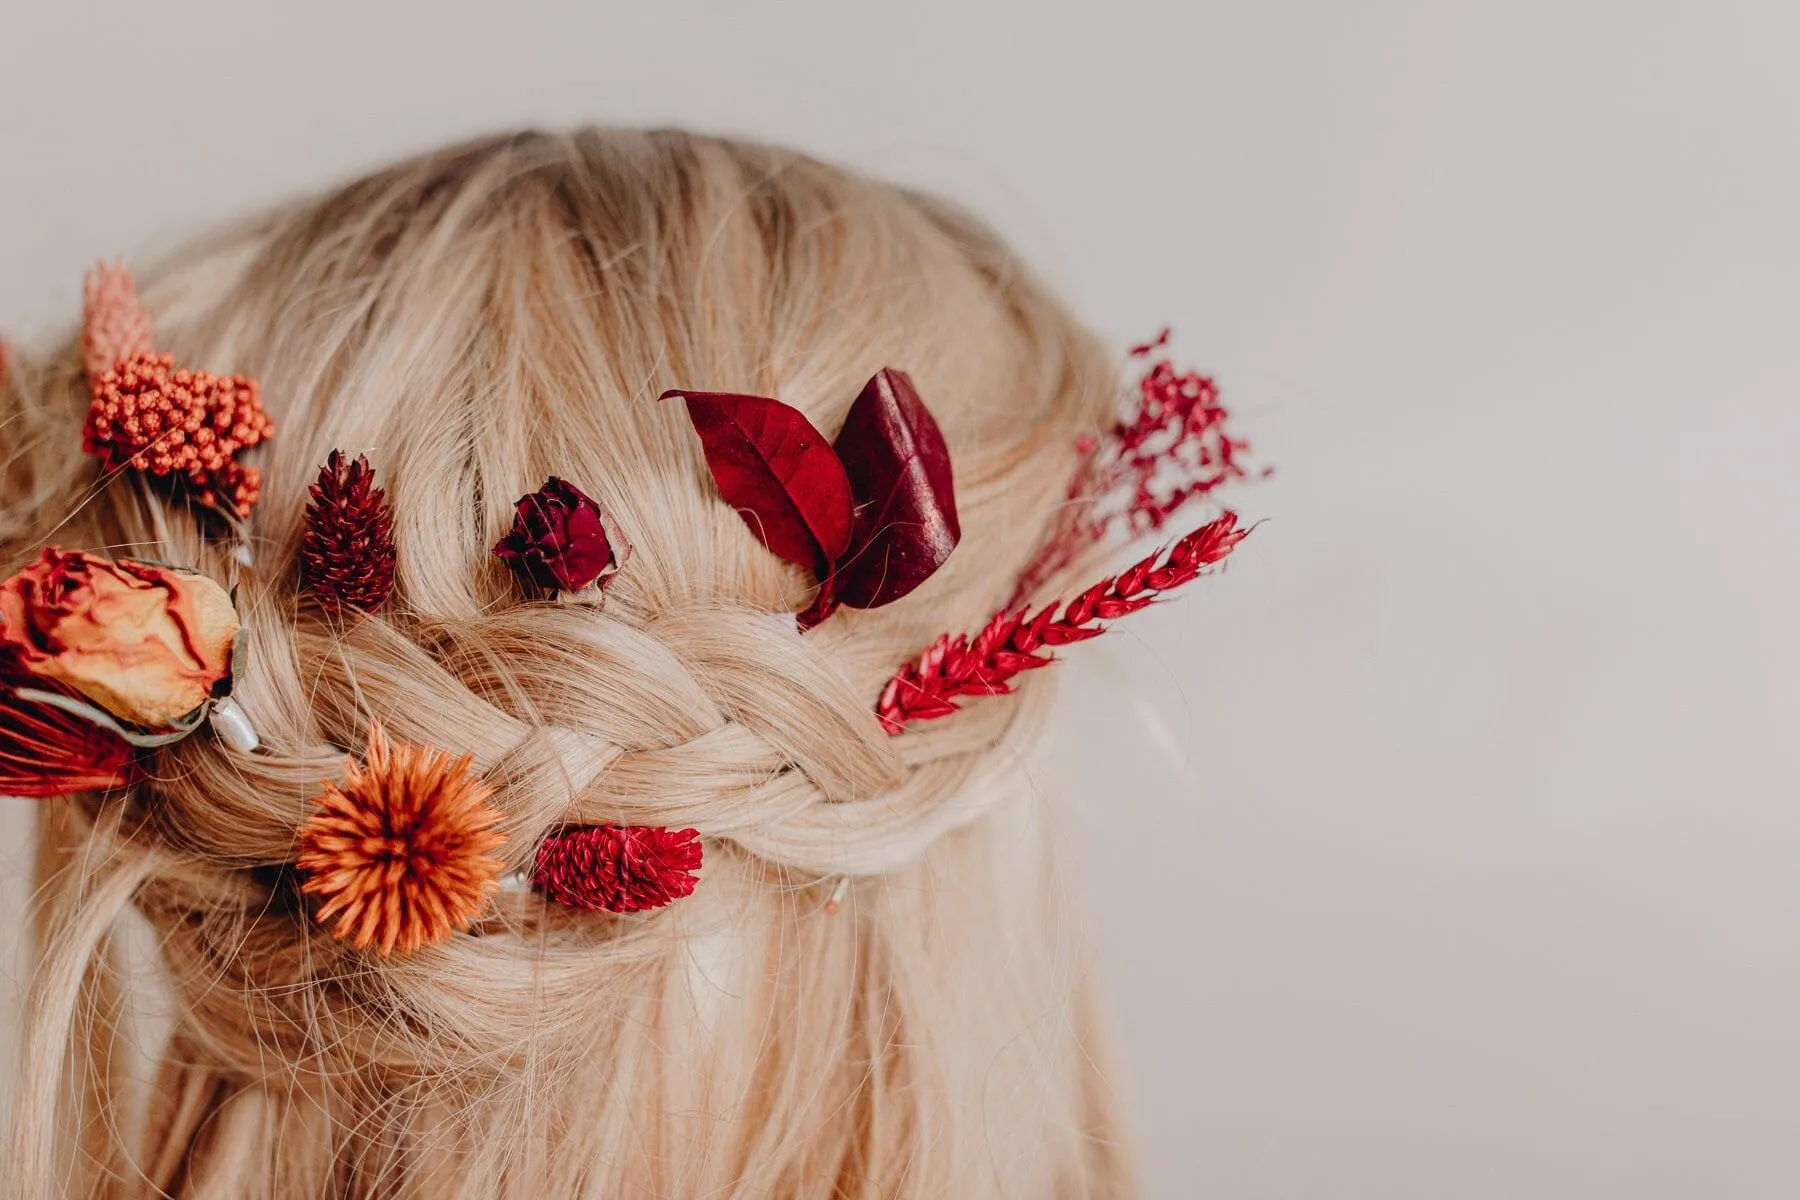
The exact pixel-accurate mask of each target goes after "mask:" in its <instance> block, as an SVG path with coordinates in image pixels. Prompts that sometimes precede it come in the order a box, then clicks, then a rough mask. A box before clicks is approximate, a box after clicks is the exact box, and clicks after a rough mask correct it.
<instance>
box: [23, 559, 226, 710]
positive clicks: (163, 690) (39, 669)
mask: <svg viewBox="0 0 1800 1200" xmlns="http://www.w3.org/2000/svg"><path fill="white" fill-rule="evenodd" d="M239 628H240V626H239V622H238V616H237V610H236V608H235V607H234V606H233V605H232V603H231V597H230V596H229V595H227V594H226V592H225V589H223V588H221V587H220V586H219V585H218V584H216V583H214V582H213V581H212V580H210V579H208V578H206V577H205V576H204V575H196V574H190V573H188V572H185V571H176V570H172V569H170V568H168V567H159V566H153V565H151V564H149V563H141V562H132V561H129V560H123V559H122V560H119V561H117V562H114V561H112V560H109V559H105V558H101V557H99V556H97V555H93V554H87V553H84V552H82V551H79V550H61V549H57V548H56V547H49V548H47V549H45V550H44V552H43V553H42V554H41V555H40V556H39V558H38V560H37V562H35V563H33V564H32V565H31V566H29V567H27V568H25V569H24V570H23V571H20V572H19V573H18V574H17V575H14V576H13V577H12V578H11V579H8V580H6V581H5V582H4V583H0V643H4V644H7V645H11V646H14V647H16V648H17V650H18V655H19V662H20V665H22V666H23V667H25V668H26V669H27V670H29V671H30V672H32V673H33V674H34V675H38V676H40V677H42V678H45V679H53V680H57V681H59V682H61V683H64V684H66V685H68V686H69V687H71V688H74V689H75V690H76V691H78V692H80V693H81V694H82V695H83V696H86V697H87V698H88V699H89V700H92V701H93V702H94V703H95V704H98V705H99V706H100V707H101V708H104V709H106V710H107V711H108V712H110V713H112V714H113V716H115V717H117V718H119V719H120V720H121V721H126V722H129V723H131V724H133V725H142V726H146V727H149V728H152V729H154V728H160V727H166V726H169V725H173V724H175V723H176V722H177V721H178V720H179V719H180V718H181V717H182V716H184V715H185V714H187V713H189V712H191V711H192V710H194V709H195V708H198V707H199V706H200V705H201V704H203V703H204V702H205V701H206V700H207V699H208V698H209V697H211V696H213V695H214V693H215V689H216V688H217V687H218V686H219V685H220V684H221V683H223V682H225V681H226V680H227V679H228V677H229V676H230V674H231V652H232V648H233V645H234V643H235V642H236V640H237V637H238V631H239Z"/></svg>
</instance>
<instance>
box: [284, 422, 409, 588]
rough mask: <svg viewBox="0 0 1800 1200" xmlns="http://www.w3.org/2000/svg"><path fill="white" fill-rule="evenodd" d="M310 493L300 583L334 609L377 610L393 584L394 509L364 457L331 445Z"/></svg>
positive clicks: (301, 558) (301, 557) (302, 548)
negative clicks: (349, 454) (329, 453)
mask: <svg viewBox="0 0 1800 1200" xmlns="http://www.w3.org/2000/svg"><path fill="white" fill-rule="evenodd" d="M311 496H312V498H311V500H309V501H308V502H307V505H306V534H305V536H304V537H303V538H302V539H301V542H300V584H301V586H302V587H303V588H305V589H306V590H307V591H308V592H310V593H311V594H312V595H313V597H314V598H315V599H317V600H318V602H319V606H320V607H321V608H323V609H324V610H325V611H326V612H328V613H331V614H333V615H342V614H347V613H356V612H363V613H372V612H376V611H378V610H379V609H380V608H381V606H382V605H383V604H386V603H387V599H388V596H389V595H390V594H391V593H392V592H393V590H394V510H393V506H392V505H390V504H389V503H388V498H387V492H385V491H384V490H382V489H381V488H378V487H376V486H375V471H374V469H373V468H371V467H370V466H369V460H368V459H366V458H364V457H362V456H361V455H358V456H357V457H356V458H355V459H350V458H348V457H346V456H345V454H344V452H343V451H341V450H333V451H332V452H331V456H330V457H329V458H327V459H326V460H325V465H324V466H323V467H321V468H319V477H318V479H317V480H316V481H314V483H313V485H312V489H311Z"/></svg>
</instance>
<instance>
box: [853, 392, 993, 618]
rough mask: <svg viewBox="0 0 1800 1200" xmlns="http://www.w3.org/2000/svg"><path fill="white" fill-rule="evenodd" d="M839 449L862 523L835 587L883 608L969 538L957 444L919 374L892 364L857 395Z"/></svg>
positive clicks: (856, 604)
mask: <svg viewBox="0 0 1800 1200" xmlns="http://www.w3.org/2000/svg"><path fill="white" fill-rule="evenodd" d="M834 448H835V449H836V450H837V456H838V458H839V460H840V461H842V463H843V464H844V471H845V473H846V474H847V475H848V476H849V479H850V491H851V495H852V497H853V498H854V499H855V503H856V523H855V526H854V528H853V531H852V533H851V537H850V546H849V549H848V551H847V552H846V553H845V554H844V556H843V557H842V559H841V560H840V561H839V562H838V563H837V567H836V571H835V573H834V574H835V578H834V579H833V581H832V587H831V591H832V593H833V595H834V596H835V597H836V598H837V599H838V600H839V601H840V602H842V603H844V604H848V605H849V606H850V607H852V608H879V607H880V606H881V605H883V604H891V603H893V602H894V601H895V600H898V599H900V597H902V596H904V595H906V594H907V593H908V592H910V591H912V590H913V589H914V588H916V587H918V586H919V585H920V584H921V583H923V582H925V580H926V579H928V578H930V577H931V575H932V573H933V572H935V571H936V570H937V569H938V568H939V567H941V566H943V565H944V560H945V559H947V558H949V557H950V552H951V551H952V550H954V549H956V543H957V541H958V540H959V539H961V537H962V526H961V525H960V524H958V522H957V519H956V488H955V483H954V480H953V479H952V474H951V470H950V450H949V448H948V447H947V446H945V445H944V435H943V433H942V431H940V430H939V429H938V424H937V421H936V420H934V419H933V418H932V416H931V413H930V412H929V411H928V410H927V409H926V407H925V404H924V402H923V401H921V400H920V399H919V393H918V391H917V390H916V389H914V387H913V384H912V380H911V379H909V378H908V377H907V375H906V373H905V372H904V371H897V370H894V369H893V368H891V367H887V368H883V369H882V370H880V371H878V372H876V374H875V377H874V378H872V379H870V380H869V382H868V384H867V385H866V386H865V387H864V388H863V390H862V394H861V395H859V396H857V398H856V403H854V404H852V405H851V406H850V413H849V415H848V416H847V417H846V418H845V419H844V427H843V429H842V430H840V431H839V432H838V437H837V442H836V443H835V447H834Z"/></svg>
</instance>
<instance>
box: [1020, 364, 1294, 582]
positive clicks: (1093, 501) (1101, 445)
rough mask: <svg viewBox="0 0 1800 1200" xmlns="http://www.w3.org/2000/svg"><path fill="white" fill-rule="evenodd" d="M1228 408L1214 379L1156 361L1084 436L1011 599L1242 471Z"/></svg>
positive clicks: (1241, 446) (1148, 529)
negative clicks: (1120, 404) (1063, 497)
mask: <svg viewBox="0 0 1800 1200" xmlns="http://www.w3.org/2000/svg"><path fill="white" fill-rule="evenodd" d="M1169 337H1170V331H1169V330H1168V329H1164V330H1163V331H1162V332H1161V333H1160V334H1159V335H1158V336H1157V337H1156V338H1155V339H1153V340H1152V341H1149V342H1145V343H1144V344H1142V345H1139V346H1133V347H1132V348H1131V354H1132V357H1134V358H1148V357H1149V356H1150V355H1152V354H1154V353H1155V352H1156V351H1158V350H1161V349H1163V348H1164V347H1165V346H1167V345H1168V344H1169ZM1230 415H1231V414H1230V412H1229V411H1228V410H1227V409H1226V408H1225V407H1224V405H1222V404H1221V403H1220V402H1219V389H1218V385H1217V384H1215V383H1214V382H1213V380H1212V379H1211V378H1209V377H1208V376H1205V375H1202V374H1200V373H1198V372H1195V371H1186V372H1178V371H1176V369H1175V366H1174V364H1173V363H1172V362H1170V361H1169V360H1168V359H1167V358H1159V359H1157V361H1155V362H1153V363H1152V364H1151V365H1150V366H1149V367H1148V368H1147V369H1146V370H1145V371H1144V373H1143V375H1142V376H1141V377H1140V378H1139V379H1138V381H1137V386H1136V388H1135V389H1134V390H1133V391H1132V393H1131V394H1130V397H1129V399H1128V401H1127V403H1126V404H1125V406H1124V409H1123V411H1122V412H1121V413H1120V415H1119V417H1118V419H1117V420H1116V421H1115V422H1114V423H1113V424H1112V425H1111V426H1110V427H1109V428H1108V429H1107V430H1106V432H1105V433H1103V434H1101V435H1100V436H1099V437H1092V436H1089V437H1086V438H1083V439H1082V442H1081V443H1080V445H1079V446H1078V449H1079V450H1081V451H1082V452H1083V454H1084V457H1083V459H1082V462H1081V466H1080V468H1079V469H1078V470H1077V471H1076V473H1075V476H1074V478H1073V479H1072V480H1070V482H1069V491H1068V499H1069V503H1068V504H1066V505H1064V506H1063V508H1062V509H1061V510H1060V511H1059V514H1058V517H1057V520H1056V523H1055V524H1054V525H1052V526H1051V529H1050V532H1049V534H1048V535H1047V536H1046V537H1045V539H1044V541H1043V542H1042V544H1041V545H1040V547H1039V549H1038V551H1037V553H1036V555H1034V556H1033V558H1032V561H1031V564H1030V565H1029V566H1027V567H1026V569H1025V571H1024V572H1023V574H1021V576H1020V577H1019V585H1018V588H1017V590H1016V591H1015V592H1014V594H1013V602H1014V604H1015V605H1017V604H1019V603H1022V602H1024V601H1026V600H1029V599H1031V598H1032V597H1033V596H1034V595H1035V594H1036V593H1037V591H1038V590H1039V588H1041V587H1042V586H1043V585H1044V584H1046V583H1048V582H1050V581H1051V579H1053V578H1054V577H1055V576H1057V575H1058V574H1060V573H1061V572H1062V571H1063V570H1064V569H1065V568H1067V567H1069V566H1070V565H1071V564H1072V563H1074V561H1075V560H1076V559H1077V557H1079V556H1080V555H1082V554H1083V553H1085V552H1087V551H1089V550H1091V549H1093V548H1094V547H1096V546H1101V547H1105V546H1108V545H1110V546H1113V547H1123V546H1125V545H1127V544H1129V543H1131V542H1133V541H1136V540H1137V539H1139V538H1142V537H1145V536H1148V535H1150V534H1154V533H1156V532H1158V531H1160V530H1161V529H1163V528H1164V526H1165V525H1166V524H1167V522H1168V521H1169V519H1170V518H1171V517H1172V516H1174V515H1175V513H1176V512H1177V511H1178V510H1180V509H1182V508H1183V507H1185V506H1186V505H1188V504H1189V503H1191V502H1192V501H1195V500H1199V499H1201V498H1203V497H1205V496H1207V495H1209V494H1210V493H1211V492H1212V491H1213V490H1214V489H1215V488H1218V487H1219V486H1220V485H1222V484H1224V483H1227V482H1229V481H1231V480H1233V479H1241V478H1243V477H1244V476H1245V475H1246V474H1247V473H1248V472H1247V471H1246V469H1245V467H1244V465H1243V461H1242V459H1243V455H1244V453H1245V452H1246V451H1247V450H1248V449H1249V448H1250V447H1249V443H1248V442H1245V441H1244V440H1242V439H1241V438H1237V437H1233V436H1232V435H1231V433H1230V432H1229V431H1228V430H1227V429H1226V422H1227V420H1228V419H1229V417H1230ZM1265 473H1266V470H1265Z"/></svg>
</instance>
